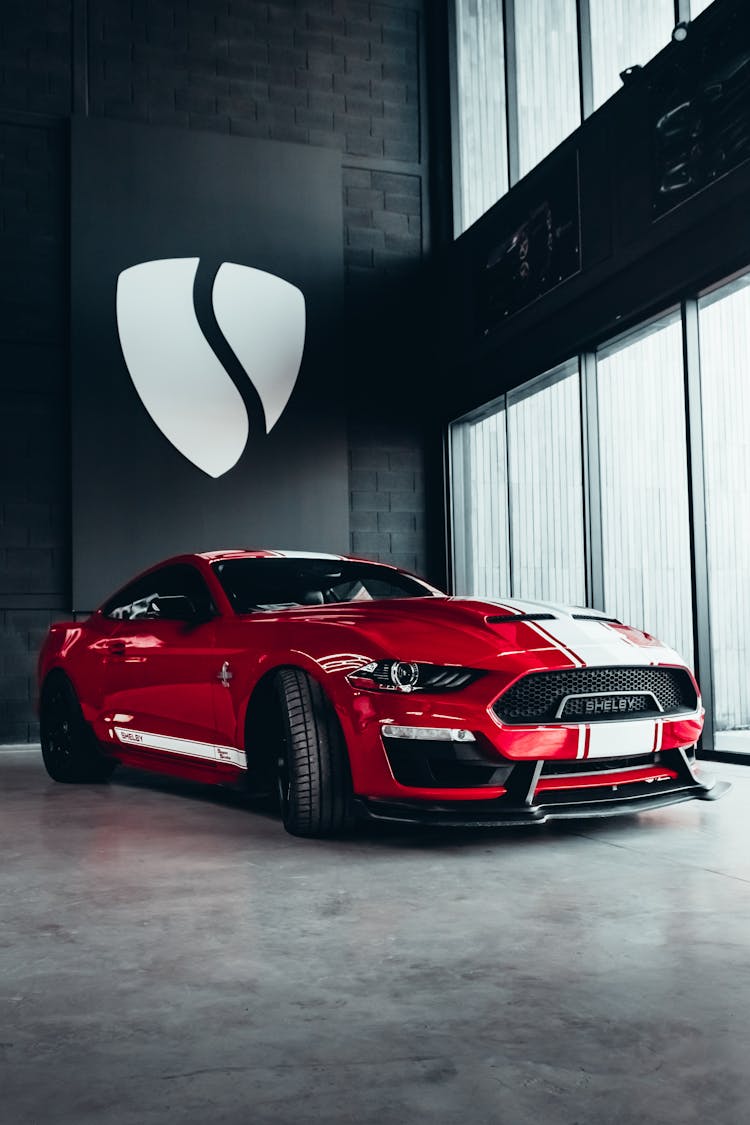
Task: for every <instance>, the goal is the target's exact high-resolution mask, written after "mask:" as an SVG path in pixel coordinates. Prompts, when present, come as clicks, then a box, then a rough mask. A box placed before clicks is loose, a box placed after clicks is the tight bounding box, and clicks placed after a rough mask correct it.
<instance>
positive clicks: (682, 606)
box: [597, 316, 693, 663]
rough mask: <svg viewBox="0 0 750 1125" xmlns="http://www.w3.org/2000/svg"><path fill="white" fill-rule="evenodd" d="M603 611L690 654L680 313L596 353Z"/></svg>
mask: <svg viewBox="0 0 750 1125" xmlns="http://www.w3.org/2000/svg"><path fill="white" fill-rule="evenodd" d="M597 397H598V402H599V458H600V471H601V498H602V551H603V562H604V597H605V608H606V610H607V612H608V613H611V614H613V615H614V616H616V617H620V618H621V619H622V620H623V621H627V622H628V623H629V624H632V625H636V626H638V627H640V628H643V629H645V630H646V631H647V632H649V633H655V634H656V635H657V636H658V637H659V638H660V639H661V640H663V641H665V642H666V643H667V644H670V645H672V646H673V647H674V648H676V649H677V650H678V652H680V653H681V655H682V656H684V657H685V659H686V660H687V661H688V662H691V663H692V656H693V608H692V562H691V551H690V516H689V507H688V479H687V456H686V448H687V435H686V428H685V394H684V373H683V359H682V325H681V321H680V318H679V316H676V317H674V318H672V319H671V320H669V321H667V322H666V323H662V324H660V325H659V326H657V327H655V329H654V330H650V331H648V332H647V333H646V334H644V335H641V336H640V337H636V338H634V339H632V340H631V342H626V343H624V344H623V346H621V347H619V348H618V349H617V350H616V351H613V352H609V353H607V352H603V353H601V354H600V356H599V357H598V360H597Z"/></svg>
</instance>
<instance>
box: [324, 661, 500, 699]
mask: <svg viewBox="0 0 750 1125" xmlns="http://www.w3.org/2000/svg"><path fill="white" fill-rule="evenodd" d="M482 675H484V673H483V672H480V671H478V670H477V669H475V668H461V667H458V666H457V665H450V664H417V663H414V662H413V661H410V660H374V661H372V663H370V664H365V665H364V667H363V668H357V669H356V671H354V672H350V674H349V675H348V676H347V677H346V678H347V680H348V681H349V683H350V684H352V686H353V687H358V688H364V689H365V690H366V691H400V692H405V693H408V692H412V691H425V692H430V691H432V692H442V691H457V690H458V689H459V688H463V687H466V686H467V685H468V684H471V683H473V682H474V681H475V680H478V679H479V677H480V676H482Z"/></svg>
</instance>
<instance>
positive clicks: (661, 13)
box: [589, 0, 675, 107]
mask: <svg viewBox="0 0 750 1125" xmlns="http://www.w3.org/2000/svg"><path fill="white" fill-rule="evenodd" d="M589 14H590V19H591V66H592V73H593V86H594V106H595V107H597V106H600V105H601V104H602V103H603V102H606V100H607V98H609V97H611V96H612V94H614V93H615V92H616V91H617V90H619V89H620V87H621V85H622V83H621V80H620V72H621V71H623V70H625V69H626V67H629V66H635V65H637V64H640V65H641V66H642V65H643V64H644V63H647V62H648V61H649V59H651V58H653V56H654V55H656V54H657V53H658V52H659V51H660V50H661V49H662V47H666V45H667V43H669V41H670V36H671V33H672V29H673V27H674V23H675V16H674V0H589Z"/></svg>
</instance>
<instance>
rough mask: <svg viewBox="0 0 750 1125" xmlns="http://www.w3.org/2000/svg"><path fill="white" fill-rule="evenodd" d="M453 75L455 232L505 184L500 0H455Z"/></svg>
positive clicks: (480, 212) (481, 210) (503, 189)
mask: <svg viewBox="0 0 750 1125" xmlns="http://www.w3.org/2000/svg"><path fill="white" fill-rule="evenodd" d="M456 77H457V84H458V89H457V90H456V108H457V117H458V138H457V141H458V153H459V160H460V176H459V201H458V211H459V212H460V213H459V214H457V216H456V234H460V233H461V232H462V231H464V230H466V228H467V227H469V226H471V224H472V223H473V222H475V221H476V220H477V219H478V218H479V216H480V215H483V214H484V212H485V211H487V210H488V208H490V207H491V206H492V204H493V203H495V202H496V201H497V200H498V199H499V198H500V196H501V195H504V194H505V192H506V191H507V190H508V156H507V134H506V126H505V52H504V46H503V6H502V3H501V2H500V0H456Z"/></svg>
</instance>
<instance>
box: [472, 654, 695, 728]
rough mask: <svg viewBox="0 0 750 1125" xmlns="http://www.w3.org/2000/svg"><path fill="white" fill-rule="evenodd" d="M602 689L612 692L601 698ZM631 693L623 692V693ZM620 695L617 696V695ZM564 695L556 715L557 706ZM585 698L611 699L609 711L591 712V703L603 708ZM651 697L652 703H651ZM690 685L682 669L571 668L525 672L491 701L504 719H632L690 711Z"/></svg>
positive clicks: (514, 721) (692, 691) (692, 705)
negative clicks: (560, 711) (525, 673)
mask: <svg viewBox="0 0 750 1125" xmlns="http://www.w3.org/2000/svg"><path fill="white" fill-rule="evenodd" d="M603 692H613V693H615V694H614V695H609V696H603V695H602V694H601V693H603ZM629 692H630V693H633V692H634V693H636V694H635V695H627V693H629ZM620 693H621V694H620ZM567 695H574V696H582V697H583V698H581V699H571V700H568V702H567V704H566V706H565V711H564V714H563V715H562V716H560V717H559V718H558V717H557V712H558V709H559V708H560V705H561V704H562V702H563V700H564V699H565V697H566V696H567ZM587 697H588V699H590V700H594V701H600V700H603V699H606V700H612V701H613V703H612V706H613V708H619V707H620V706H622V708H623V710H619V709H613V710H607V711H602V712H592V708H593V707H599V706H609V704H601V703H600V702H594V703H591V704H587ZM654 698H655V699H656V700H657V701H658V703H659V706H658V707H657V706H656V705H655V703H654ZM697 702H698V701H697V698H696V694H695V688H694V687H693V685H692V683H691V680H690V676H689V675H688V673H687V672H686V671H685V669H683V668H571V669H568V670H566V671H562V672H531V673H530V674H529V675H528V676H524V677H523V679H521V680H518V681H517V682H516V683H515V684H513V686H512V687H511V688H509V689H508V691H506V692H505V694H504V695H501V696H500V698H499V699H498V701H497V703H496V704H495V707H494V710H495V714H496V715H497V716H498V718H499V719H501V720H502V722H504V723H510V724H519V723H549V722H574V723H575V722H595V721H597V720H600V721H601V720H604V721H607V722H612V721H613V720H616V719H627V718H633V717H634V716H638V715H654V714H665V715H674V714H676V713H678V712H680V711H694V710H695V708H696V705H697Z"/></svg>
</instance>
